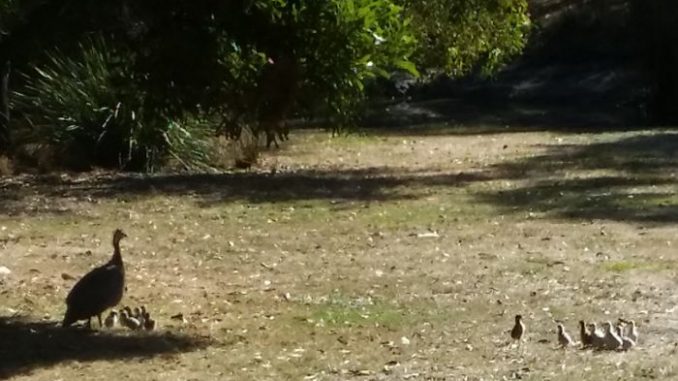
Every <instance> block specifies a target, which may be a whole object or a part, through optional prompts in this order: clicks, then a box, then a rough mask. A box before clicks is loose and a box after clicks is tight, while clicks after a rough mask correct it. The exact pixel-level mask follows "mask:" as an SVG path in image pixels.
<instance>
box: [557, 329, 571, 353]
mask: <svg viewBox="0 0 678 381" xmlns="http://www.w3.org/2000/svg"><path fill="white" fill-rule="evenodd" d="M558 344H560V346H561V347H563V348H567V347H569V346H572V345H574V342H573V341H572V338H571V337H570V335H568V333H567V332H565V326H564V325H562V324H558Z"/></svg>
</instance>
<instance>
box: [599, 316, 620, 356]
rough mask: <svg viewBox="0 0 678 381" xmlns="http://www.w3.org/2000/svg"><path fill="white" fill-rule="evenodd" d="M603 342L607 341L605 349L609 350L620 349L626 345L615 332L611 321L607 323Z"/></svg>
mask: <svg viewBox="0 0 678 381" xmlns="http://www.w3.org/2000/svg"><path fill="white" fill-rule="evenodd" d="M603 340H604V341H605V349H609V350H615V349H620V348H621V347H622V345H623V344H624V343H623V342H622V339H621V338H620V337H619V336H617V334H616V333H615V332H614V328H613V327H612V323H611V322H609V321H608V322H605V337H604V339H603Z"/></svg>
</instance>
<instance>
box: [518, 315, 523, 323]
mask: <svg viewBox="0 0 678 381" xmlns="http://www.w3.org/2000/svg"><path fill="white" fill-rule="evenodd" d="M521 320H523V315H516V323H518V322H520V321H521Z"/></svg>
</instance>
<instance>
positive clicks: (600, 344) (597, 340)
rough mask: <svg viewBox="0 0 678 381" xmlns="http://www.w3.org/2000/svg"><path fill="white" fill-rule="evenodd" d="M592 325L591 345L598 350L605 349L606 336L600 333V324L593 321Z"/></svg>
mask: <svg viewBox="0 0 678 381" xmlns="http://www.w3.org/2000/svg"><path fill="white" fill-rule="evenodd" d="M590 327H591V329H590V331H589V332H591V346H592V347H593V348H594V349H597V350H601V349H605V337H604V336H603V334H602V333H600V331H598V326H597V325H596V323H591V326H590Z"/></svg>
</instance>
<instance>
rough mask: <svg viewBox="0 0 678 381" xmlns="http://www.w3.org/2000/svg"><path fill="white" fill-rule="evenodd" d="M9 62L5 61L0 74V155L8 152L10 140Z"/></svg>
mask: <svg viewBox="0 0 678 381" xmlns="http://www.w3.org/2000/svg"><path fill="white" fill-rule="evenodd" d="M10 70H11V65H10V61H6V62H5V63H4V65H3V67H2V72H0V154H4V153H7V152H9V150H10V147H11V139H10V133H9V120H10V115H9V73H10Z"/></svg>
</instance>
